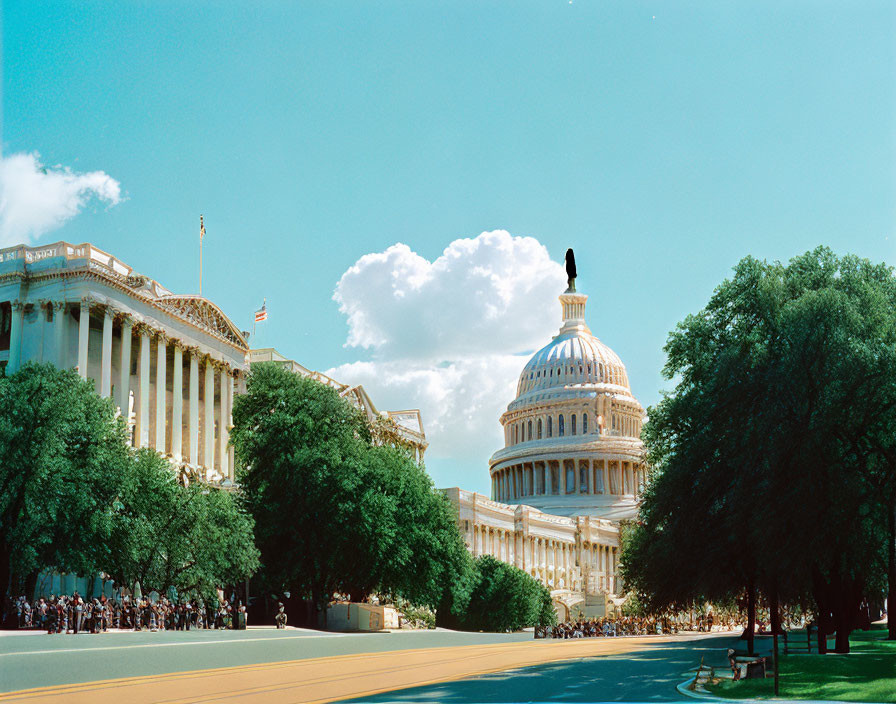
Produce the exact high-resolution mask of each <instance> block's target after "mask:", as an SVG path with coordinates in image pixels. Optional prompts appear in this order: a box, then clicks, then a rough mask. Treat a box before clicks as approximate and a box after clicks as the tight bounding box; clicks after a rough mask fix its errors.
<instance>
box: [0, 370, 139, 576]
mask: <svg viewBox="0 0 896 704" xmlns="http://www.w3.org/2000/svg"><path fill="white" fill-rule="evenodd" d="M0 458H2V462H0V584H2V585H3V590H4V592H5V591H6V590H7V589H10V588H12V589H14V590H16V591H18V590H19V589H21V588H22V587H23V584H24V579H25V577H26V576H27V575H29V574H31V573H36V571H37V570H39V569H44V568H55V569H59V570H63V571H73V572H78V573H81V574H88V573H90V572H91V571H95V570H96V569H98V567H99V562H100V557H101V553H100V552H99V549H100V548H101V546H103V545H104V544H105V543H106V542H107V541H108V540H109V537H110V535H111V529H112V512H111V506H112V502H113V500H114V499H115V497H116V496H118V494H119V493H120V492H121V491H122V489H123V487H124V484H125V479H126V477H127V475H128V464H129V461H130V456H129V451H128V448H127V443H126V439H125V427H124V423H123V421H122V420H121V419H120V418H117V417H116V409H115V407H114V405H113V404H112V402H111V401H109V400H108V399H102V398H100V397H99V396H98V395H97V394H96V393H95V391H94V389H93V384H92V382H89V381H84V380H83V379H81V378H80V377H78V375H77V374H76V373H75V372H74V371H71V370H60V369H57V368H56V367H54V366H52V365H49V364H34V363H27V364H25V365H23V366H22V367H21V368H20V369H19V370H18V371H17V372H16V373H15V374H12V375H10V376H8V377H7V376H4V377H2V378H0Z"/></svg>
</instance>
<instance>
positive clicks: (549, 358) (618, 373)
mask: <svg viewBox="0 0 896 704" xmlns="http://www.w3.org/2000/svg"><path fill="white" fill-rule="evenodd" d="M580 384H581V385H594V384H609V385H613V386H621V387H623V388H624V389H626V390H627V391H629V392H630V391H631V389H630V387H629V385H628V374H627V373H626V371H625V365H624V364H623V363H622V360H621V359H619V355H617V354H616V353H615V352H614V351H613V350H611V349H610V348H609V347H607V346H606V345H605V344H604V343H603V342H601V341H600V340H598V339H597V338H596V337H594V335H592V334H590V333H589V332H586V331H584V330H572V331H569V332H564V333H561V334H560V335H557V337H555V338H554V339H553V340H551V342H550V343H548V344H547V345H545V346H544V347H542V348H541V349H540V350H539V351H538V352H536V353H535V354H534V355H533V356H532V359H530V360H529V362H528V364H526V366H525V368H524V369H523V372H522V374H520V380H519V384H518V385H517V398H519V397H520V396H522V395H523V394H526V393H528V392H530V391H536V390H540V389H550V388H555V387H565V386H571V385H580Z"/></svg>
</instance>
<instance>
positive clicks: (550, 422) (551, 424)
mask: <svg viewBox="0 0 896 704" xmlns="http://www.w3.org/2000/svg"><path fill="white" fill-rule="evenodd" d="M548 437H549V438H552V437H554V418H553V416H548Z"/></svg>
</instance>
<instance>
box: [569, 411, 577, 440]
mask: <svg viewBox="0 0 896 704" xmlns="http://www.w3.org/2000/svg"><path fill="white" fill-rule="evenodd" d="M569 428H570V431H571V432H570V435H575V434H576V414H575V413H573V414H572V419H571V422H570V424H569Z"/></svg>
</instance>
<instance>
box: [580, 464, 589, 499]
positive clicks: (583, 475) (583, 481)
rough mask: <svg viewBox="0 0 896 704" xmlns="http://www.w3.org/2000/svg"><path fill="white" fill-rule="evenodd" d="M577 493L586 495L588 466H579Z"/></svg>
mask: <svg viewBox="0 0 896 704" xmlns="http://www.w3.org/2000/svg"><path fill="white" fill-rule="evenodd" d="M579 493H580V494H587V493H588V465H580V466H579Z"/></svg>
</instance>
